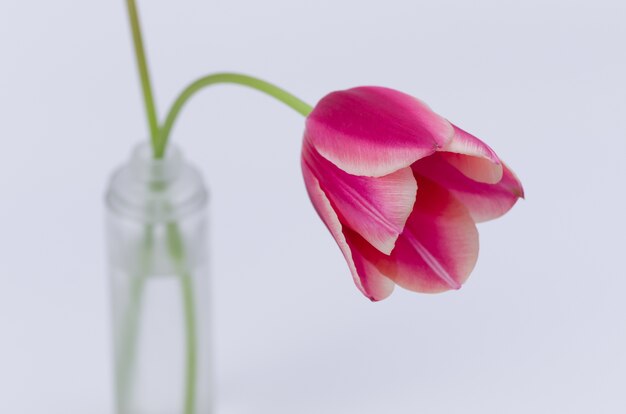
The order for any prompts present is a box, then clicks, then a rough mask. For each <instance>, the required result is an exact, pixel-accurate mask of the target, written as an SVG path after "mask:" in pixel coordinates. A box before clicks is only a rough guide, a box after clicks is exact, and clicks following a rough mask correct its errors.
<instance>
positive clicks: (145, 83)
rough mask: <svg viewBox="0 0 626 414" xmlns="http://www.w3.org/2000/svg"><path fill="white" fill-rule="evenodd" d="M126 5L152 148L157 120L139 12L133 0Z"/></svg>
mask: <svg viewBox="0 0 626 414" xmlns="http://www.w3.org/2000/svg"><path fill="white" fill-rule="evenodd" d="M126 5H127V6H128V17H129V20H130V28H131V31H132V34H133V44H134V45H135V57H136V58H137V68H138V69H139V77H140V78H141V89H142V91H143V101H144V104H145V107H146V115H147V118H148V127H149V128H150V137H151V141H152V146H153V148H156V143H157V139H158V136H159V121H158V119H157V113H156V106H155V104H154V98H153V95H152V85H151V83H150V74H149V71H148V62H147V61H146V53H145V50H144V47H143V40H142V36H141V26H140V24H139V13H138V12H137V5H136V4H135V0H126Z"/></svg>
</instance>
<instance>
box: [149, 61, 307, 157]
mask: <svg viewBox="0 0 626 414" xmlns="http://www.w3.org/2000/svg"><path fill="white" fill-rule="evenodd" d="M218 83H234V84H238V85H243V86H248V87H250V88H253V89H256V90H258V91H261V92H264V93H266V94H268V95H270V96H272V97H274V98H276V99H278V100H279V101H281V102H283V103H284V104H286V105H287V106H289V107H291V108H292V109H294V110H295V111H296V112H298V113H300V114H302V115H304V116H307V115H308V114H309V113H311V110H312V108H311V105H309V104H307V103H305V102H303V101H302V100H300V99H298V98H297V97H295V96H294V95H292V94H290V93H289V92H287V91H285V90H284V89H282V88H279V87H278V86H276V85H273V84H271V83H269V82H266V81H264V80H261V79H258V78H254V77H252V76H247V75H242V74H238V73H215V74H212V75H208V76H204V77H202V78H200V79H198V80H196V81H194V82H192V83H191V84H190V85H189V86H187V87H186V88H185V90H183V91H182V92H181V94H180V95H178V98H176V100H175V101H174V104H173V105H172V107H171V108H170V110H169V112H168V114H167V117H166V118H165V122H164V123H163V125H162V127H161V130H160V133H159V137H158V139H157V140H156V145H155V152H154V155H155V157H156V158H162V157H163V155H164V154H165V149H166V147H167V142H168V139H169V135H170V132H171V130H172V127H173V126H174V122H176V118H177V117H178V114H179V113H180V110H181V109H182V108H183V106H184V105H185V103H186V102H187V101H188V100H189V99H190V98H191V97H192V96H193V95H195V94H196V92H198V91H199V90H201V89H203V88H205V87H207V86H211V85H215V84H218Z"/></svg>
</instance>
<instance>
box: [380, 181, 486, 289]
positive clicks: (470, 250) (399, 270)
mask: <svg viewBox="0 0 626 414" xmlns="http://www.w3.org/2000/svg"><path fill="white" fill-rule="evenodd" d="M418 183H419V190H418V192H417V200H416V201H415V208H414V209H413V213H412V214H411V216H410V217H409V220H408V221H407V224H406V228H405V230H404V233H402V235H401V236H400V238H398V241H397V243H396V248H395V249H394V251H393V253H392V254H391V257H390V259H389V260H388V261H387V263H386V264H382V265H381V264H379V267H380V268H381V271H383V272H384V273H385V274H386V275H388V276H389V278H390V279H391V280H393V281H394V282H396V283H397V284H398V285H400V286H402V287H404V288H406V289H409V290H413V291H416V292H424V293H437V292H443V291H446V290H450V289H459V288H460V287H461V285H462V284H463V283H464V282H465V280H467V278H468V277H469V274H470V272H471V271H472V269H473V268H474V265H475V264H476V260H477V258H478V232H477V230H476V226H475V224H474V221H473V220H472V218H471V217H470V215H469V212H468V211H467V209H466V208H465V207H464V206H463V204H461V203H460V202H459V201H458V200H456V199H455V198H454V197H453V196H452V195H451V194H450V193H449V192H448V191H446V190H445V189H444V188H443V187H440V186H439V185H437V184H435V183H433V182H431V181H428V180H426V179H423V178H419V177H418Z"/></svg>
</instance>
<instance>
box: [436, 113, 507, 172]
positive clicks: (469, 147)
mask: <svg viewBox="0 0 626 414" xmlns="http://www.w3.org/2000/svg"><path fill="white" fill-rule="evenodd" d="M453 127H454V138H452V140H451V141H450V142H449V143H448V145H446V146H445V147H444V148H443V149H442V151H446V152H442V153H441V155H442V157H443V158H444V159H445V160H446V161H448V162H449V163H450V164H452V165H453V166H454V167H455V168H456V169H457V170H459V171H461V172H462V173H463V174H465V175H466V176H467V177H469V178H471V179H472V180H474V181H478V182H481V183H488V184H496V183H498V182H499V181H500V180H501V179H502V164H501V163H500V159H499V158H498V156H497V155H496V153H495V152H494V151H493V150H492V149H491V148H490V147H489V146H488V145H487V144H485V143H484V142H482V141H481V140H479V139H478V138H476V137H475V136H473V135H470V134H468V133H467V132H465V131H463V130H462V129H461V128H458V127H457V126H455V125H453Z"/></svg>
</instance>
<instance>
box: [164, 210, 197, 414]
mask: <svg viewBox="0 0 626 414" xmlns="http://www.w3.org/2000/svg"><path fill="white" fill-rule="evenodd" d="M166 234H167V236H166V237H167V245H168V249H169V252H170V255H171V256H172V259H173V260H174V265H175V267H176V271H177V272H178V274H179V276H180V283H181V293H182V296H183V298H182V299H183V309H184V313H185V343H186V347H187V352H186V355H187V360H186V375H185V388H184V390H185V402H184V411H183V412H184V414H193V413H194V412H195V408H196V407H195V405H196V379H197V376H198V374H197V369H198V367H197V364H198V361H197V360H198V349H197V342H198V339H197V336H198V335H197V332H196V309H195V300H194V291H193V279H192V277H191V273H190V271H189V268H188V265H187V258H186V257H185V246H184V242H183V239H182V237H181V234H180V230H179V228H178V225H177V224H176V223H175V222H171V223H168V224H167V230H166Z"/></svg>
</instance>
